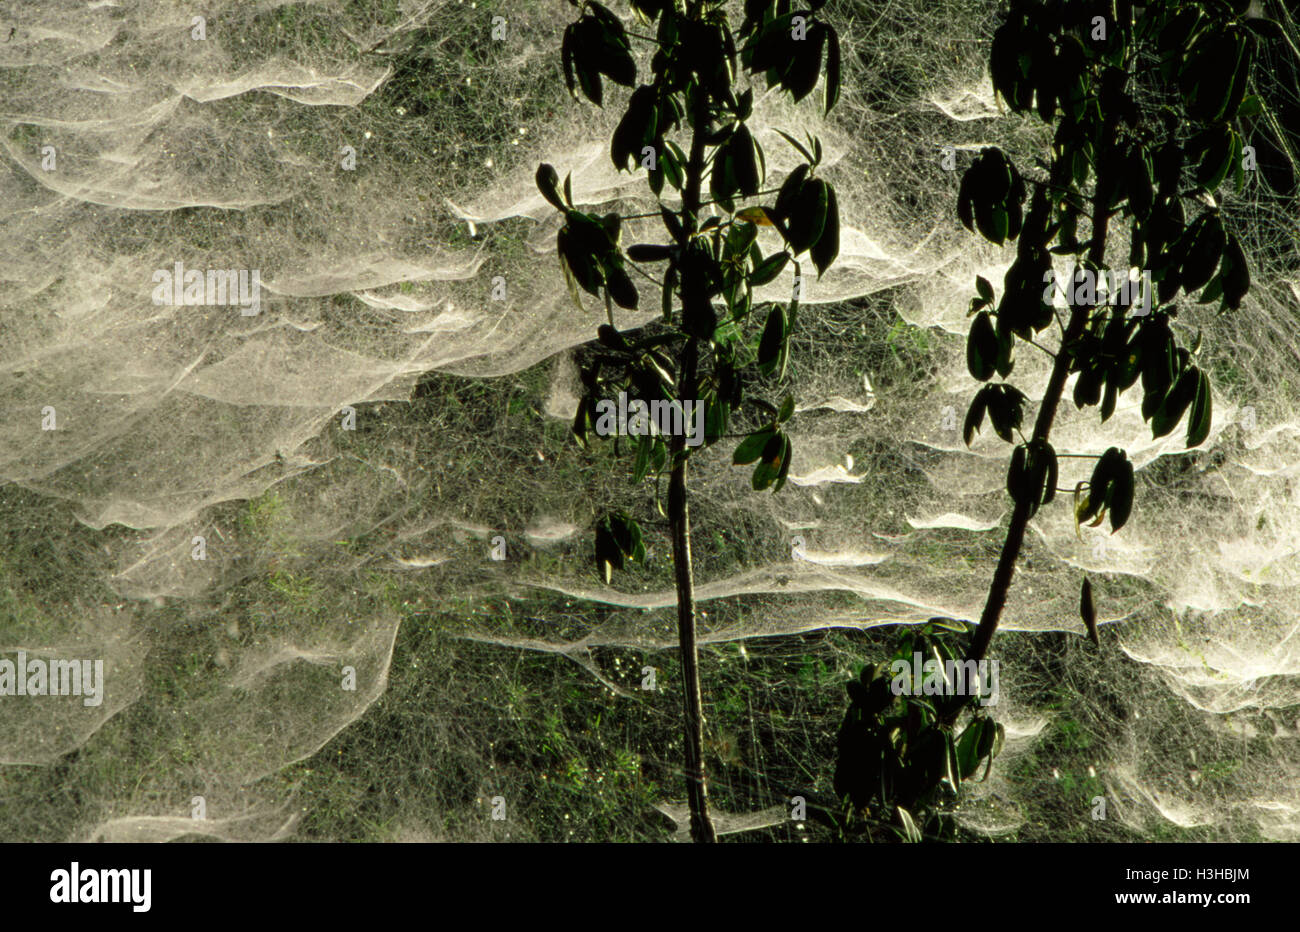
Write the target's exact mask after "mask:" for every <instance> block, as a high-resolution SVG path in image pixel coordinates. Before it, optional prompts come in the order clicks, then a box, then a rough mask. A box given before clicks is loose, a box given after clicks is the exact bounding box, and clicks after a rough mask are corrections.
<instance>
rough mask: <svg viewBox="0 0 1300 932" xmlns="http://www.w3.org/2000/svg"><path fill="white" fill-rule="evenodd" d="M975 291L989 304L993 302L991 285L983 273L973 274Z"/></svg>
mask: <svg viewBox="0 0 1300 932" xmlns="http://www.w3.org/2000/svg"><path fill="white" fill-rule="evenodd" d="M975 291H976V292H977V293H978V294H979V296H980V297H981V298H983V299H984V300H985V301H987V302H988V303H989V304H992V303H993V286H992V285H990V284H989V280H988V279H987V278H985V277H984V276H983V275H976V276H975Z"/></svg>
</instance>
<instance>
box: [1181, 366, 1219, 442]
mask: <svg viewBox="0 0 1300 932" xmlns="http://www.w3.org/2000/svg"><path fill="white" fill-rule="evenodd" d="M1191 371H1193V372H1195V373H1196V392H1195V394H1194V395H1193V396H1192V409H1191V413H1190V414H1189V415H1188V417H1187V446H1188V447H1189V448H1190V447H1199V446H1200V445H1201V444H1202V443H1204V442H1205V438H1206V437H1208V436H1209V435H1210V418H1211V409H1212V406H1213V405H1212V400H1211V396H1210V379H1209V377H1208V376H1207V375H1206V374H1205V373H1204V372H1202V371H1201V370H1200V369H1197V368H1195V367H1193V369H1192V370H1191Z"/></svg>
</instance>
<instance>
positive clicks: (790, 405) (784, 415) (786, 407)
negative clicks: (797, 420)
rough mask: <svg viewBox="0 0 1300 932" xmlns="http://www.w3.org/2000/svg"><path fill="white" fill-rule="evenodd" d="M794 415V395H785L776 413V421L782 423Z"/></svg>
mask: <svg viewBox="0 0 1300 932" xmlns="http://www.w3.org/2000/svg"><path fill="white" fill-rule="evenodd" d="M793 415H794V395H786V396H785V400H784V401H782V402H781V410H780V411H778V412H777V413H776V422H777V423H778V424H784V423H785V422H786V421H788V420H790V418H791V417H792V416H793Z"/></svg>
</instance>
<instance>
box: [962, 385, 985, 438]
mask: <svg viewBox="0 0 1300 932" xmlns="http://www.w3.org/2000/svg"><path fill="white" fill-rule="evenodd" d="M990 388H992V386H989V385H985V386H984V387H983V388H981V389H980V390H979V391H978V392H976V393H975V397H974V398H973V399H972V400H971V403H970V408H969V409H967V411H966V422H965V423H964V424H963V425H962V438H963V439H964V440H965V441H966V446H970V444H971V441H972V440H974V439H975V434H976V432H977V431H978V430H979V429H980V426H981V425H982V424H983V423H984V412H985V411H986V410H987V408H988V391H989V389H990Z"/></svg>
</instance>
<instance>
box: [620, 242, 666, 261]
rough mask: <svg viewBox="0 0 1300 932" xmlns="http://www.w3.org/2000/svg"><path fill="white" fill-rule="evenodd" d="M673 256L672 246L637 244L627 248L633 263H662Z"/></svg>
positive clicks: (628, 255)
mask: <svg viewBox="0 0 1300 932" xmlns="http://www.w3.org/2000/svg"><path fill="white" fill-rule="evenodd" d="M672 254H673V248H672V247H671V246H660V245H658V244H657V243H637V244H636V245H635V246H629V247H627V257H628V258H629V259H631V260H632V261H633V262H662V261H663V260H664V259H668V258H671V257H672Z"/></svg>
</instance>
